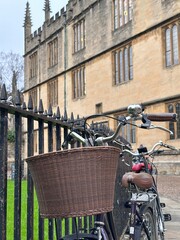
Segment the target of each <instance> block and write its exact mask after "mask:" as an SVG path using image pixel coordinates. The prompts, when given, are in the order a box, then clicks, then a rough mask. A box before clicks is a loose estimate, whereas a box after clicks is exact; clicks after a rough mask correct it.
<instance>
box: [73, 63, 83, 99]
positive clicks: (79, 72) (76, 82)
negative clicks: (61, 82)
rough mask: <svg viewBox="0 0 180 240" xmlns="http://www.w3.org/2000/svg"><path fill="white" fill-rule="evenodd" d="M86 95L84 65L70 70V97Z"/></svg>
mask: <svg viewBox="0 0 180 240" xmlns="http://www.w3.org/2000/svg"><path fill="white" fill-rule="evenodd" d="M85 96H86V72H85V65H83V66H81V67H79V68H76V69H75V70H73V71H72V98H73V99H74V100H76V99H81V98H84V97H85Z"/></svg>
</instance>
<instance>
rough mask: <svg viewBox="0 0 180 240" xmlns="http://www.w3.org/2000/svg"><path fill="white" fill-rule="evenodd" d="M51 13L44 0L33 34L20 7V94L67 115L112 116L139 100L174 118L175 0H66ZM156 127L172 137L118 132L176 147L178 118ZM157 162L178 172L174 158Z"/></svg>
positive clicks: (178, 6)
mask: <svg viewBox="0 0 180 240" xmlns="http://www.w3.org/2000/svg"><path fill="white" fill-rule="evenodd" d="M50 10H51V8H50V1H49V0H45V4H44V12H45V18H44V23H43V25H42V27H40V28H39V29H37V31H35V32H33V33H32V20H31V13H30V5H29V3H27V6H26V14H25V21H24V45H25V53H24V59H25V92H24V95H25V99H28V96H29V95H31V96H32V97H33V101H34V106H35V105H38V102H39V99H43V102H44V108H48V105H49V103H51V104H52V106H53V108H54V109H56V107H57V105H58V106H60V109H61V112H62V113H63V112H64V110H65V109H66V110H67V113H68V115H69V116H70V114H71V112H73V113H74V115H75V116H76V115H78V114H79V115H80V116H81V117H83V116H87V115H90V114H94V113H101V112H103V113H108V114H110V115H113V116H118V115H121V114H126V109H127V106H128V105H129V104H132V103H139V104H143V105H144V106H145V108H146V112H147V113H159V112H176V113H178V114H179V116H178V119H179V118H180V81H179V80H178V79H179V76H180V1H177V0H143V1H138V0H88V1H87V0H69V2H68V4H67V5H66V8H63V9H61V10H60V11H58V9H57V13H56V14H55V16H52V17H51V15H50V13H51V11H50ZM107 124H108V125H109V126H110V127H111V128H114V123H113V122H111V121H110V120H108V122H107ZM158 124H159V123H155V125H158ZM161 126H163V127H167V128H170V129H171V130H173V131H174V135H173V136H170V135H169V134H168V133H167V132H164V131H160V130H157V129H156V130H151V132H150V131H145V130H142V129H136V130H135V129H134V128H133V127H130V126H128V127H126V129H125V130H124V132H123V134H124V135H125V136H126V137H127V139H128V140H129V141H130V142H131V143H132V145H133V146H134V147H137V146H139V145H140V144H141V143H143V144H145V145H146V146H147V147H148V148H150V147H152V145H153V144H154V143H155V142H156V141H158V140H162V141H165V142H166V143H168V144H171V145H173V146H176V147H177V148H178V149H179V145H180V121H178V122H177V123H170V124H169V123H167V122H166V123H161ZM163 159H164V160H163V161H164V162H165V163H167V165H166V167H165V170H163V171H165V172H166V168H167V166H168V164H169V162H171V164H172V163H173V167H174V166H176V167H175V168H176V169H175V170H173V172H174V173H176V174H179V173H180V167H179V164H180V163H179V162H180V160H178V159H179V155H177V154H175V155H171V156H168V157H167V158H163ZM169 166H170V165H169ZM168 171H169V170H168Z"/></svg>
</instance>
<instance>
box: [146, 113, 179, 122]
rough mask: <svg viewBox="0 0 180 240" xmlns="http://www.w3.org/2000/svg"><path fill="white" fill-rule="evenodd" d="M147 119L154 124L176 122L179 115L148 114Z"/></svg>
mask: <svg viewBox="0 0 180 240" xmlns="http://www.w3.org/2000/svg"><path fill="white" fill-rule="evenodd" d="M146 116H147V119H149V120H150V121H154V122H176V121H177V114H176V113H156V114H147V115H146Z"/></svg>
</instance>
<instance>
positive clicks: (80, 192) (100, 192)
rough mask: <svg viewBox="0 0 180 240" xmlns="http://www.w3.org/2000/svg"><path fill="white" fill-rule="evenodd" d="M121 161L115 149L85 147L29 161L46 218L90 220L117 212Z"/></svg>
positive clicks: (32, 158) (42, 155) (52, 153)
mask: <svg viewBox="0 0 180 240" xmlns="http://www.w3.org/2000/svg"><path fill="white" fill-rule="evenodd" d="M118 158H119V149H117V148H115V147H110V146H106V147H84V148H74V149H71V150H64V151H57V152H51V153H46V154H40V155H37V156H33V157H29V158H27V159H26V161H27V163H28V167H29V170H30V172H31V175H32V178H33V181H34V184H35V189H36V193H37V198H38V203H39V208H40V214H41V217H43V218H59V217H74V216H87V215H93V214H98V213H103V212H108V211H111V210H112V209H113V198H114V185H115V177H116V170H117V163H118Z"/></svg>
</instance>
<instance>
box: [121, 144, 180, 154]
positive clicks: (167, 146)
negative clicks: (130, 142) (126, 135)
mask: <svg viewBox="0 0 180 240" xmlns="http://www.w3.org/2000/svg"><path fill="white" fill-rule="evenodd" d="M158 146H161V147H165V148H169V149H171V150H175V151H179V150H178V149H177V148H175V147H173V146H171V145H168V144H166V143H163V142H162V141H159V142H157V143H155V144H154V146H153V147H152V148H151V150H149V151H147V152H143V153H134V152H132V151H130V150H128V149H124V150H123V151H122V152H127V153H129V154H131V155H132V156H134V157H137V156H140V155H152V154H153V153H154V152H155V149H156V147H158Z"/></svg>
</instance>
